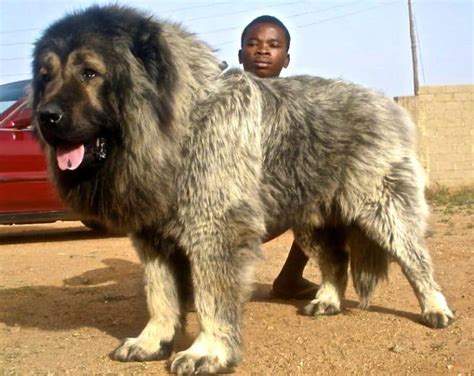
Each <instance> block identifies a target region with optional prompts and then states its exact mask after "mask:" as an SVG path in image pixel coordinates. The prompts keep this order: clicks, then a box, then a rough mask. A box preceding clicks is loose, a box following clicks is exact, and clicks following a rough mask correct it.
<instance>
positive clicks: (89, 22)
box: [33, 6, 176, 174]
mask: <svg viewBox="0 0 474 376" xmlns="http://www.w3.org/2000/svg"><path fill="white" fill-rule="evenodd" d="M161 34H162V33H161V30H160V26H159V24H158V23H156V22H153V21H152V20H151V19H150V18H149V17H146V16H144V15H142V14H140V13H138V12H136V11H133V10H131V9H128V8H122V7H115V6H110V7H92V8H89V9H87V10H85V11H82V12H79V13H75V14H72V15H69V16H67V17H65V18H63V19H61V20H60V21H58V22H56V23H55V24H53V25H52V26H50V27H49V28H48V29H47V30H46V31H45V33H44V35H43V36H42V37H41V39H40V40H39V41H38V42H37V43H36V47H35V51H34V61H33V109H34V116H35V124H36V125H37V128H38V133H39V135H40V138H41V140H42V141H43V142H44V144H45V146H46V147H47V148H48V149H49V151H50V155H52V156H51V157H50V162H51V163H52V164H54V163H53V161H52V160H55V161H56V166H54V167H57V168H58V173H64V174H73V173H75V172H76V171H82V170H84V169H89V170H90V169H97V168H98V167H100V166H102V165H103V164H104V162H106V161H107V159H108V158H109V157H110V154H111V153H113V150H114V148H116V147H121V146H123V143H124V142H125V141H124V137H125V136H126V135H124V133H126V132H128V130H125V129H124V127H123V125H124V124H130V123H133V122H134V121H135V120H136V119H132V118H133V117H137V116H140V114H143V107H144V106H143V103H146V104H147V105H148V106H149V107H150V109H149V111H151V112H153V114H152V115H149V116H150V117H153V119H155V122H156V125H157V126H158V127H161V128H162V130H163V131H165V130H166V127H168V126H169V125H170V124H171V122H172V118H173V99H172V98H173V85H174V82H175V76H176V75H175V73H174V68H173V65H172V64H171V61H172V57H171V54H170V51H169V49H168V48H167V45H166V43H165V41H164V39H163V37H162V35H161ZM132 120H133V121H132ZM145 121H146V120H144V122H145ZM148 122H149V121H148ZM134 132H137V133H138V132H139V130H138V129H137V130H134Z"/></svg>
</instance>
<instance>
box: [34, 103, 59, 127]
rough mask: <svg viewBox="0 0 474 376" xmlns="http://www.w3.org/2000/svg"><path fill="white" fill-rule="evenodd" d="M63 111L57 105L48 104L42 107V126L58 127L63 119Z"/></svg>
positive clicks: (40, 119)
mask: <svg viewBox="0 0 474 376" xmlns="http://www.w3.org/2000/svg"><path fill="white" fill-rule="evenodd" d="M63 114H64V112H63V110H62V109H61V107H60V106H59V105H58V104H56V103H48V104H45V105H44V106H41V108H40V110H39V112H38V117H39V121H40V123H41V125H42V126H45V127H51V126H53V127H54V126H57V125H58V124H59V123H60V122H61V119H62V118H63Z"/></svg>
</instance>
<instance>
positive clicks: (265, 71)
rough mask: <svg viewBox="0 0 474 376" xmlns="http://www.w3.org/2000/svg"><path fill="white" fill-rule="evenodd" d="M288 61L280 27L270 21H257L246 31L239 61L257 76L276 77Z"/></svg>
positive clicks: (283, 34) (285, 43)
mask: <svg viewBox="0 0 474 376" xmlns="http://www.w3.org/2000/svg"><path fill="white" fill-rule="evenodd" d="M289 62H290V55H289V54H288V52H287V41H286V38H285V33H284V32H283V30H282V29H280V28H279V27H278V26H276V25H274V24H272V23H257V24H255V25H253V26H252V27H251V28H250V29H249V30H248V31H247V33H246V35H245V37H244V41H243V46H242V49H241V50H240V51H239V63H240V64H243V66H244V70H246V71H247V72H252V73H254V74H255V75H256V76H258V77H262V78H268V77H278V76H279V75H280V72H281V70H282V69H283V68H286V67H287V66H288V64H289Z"/></svg>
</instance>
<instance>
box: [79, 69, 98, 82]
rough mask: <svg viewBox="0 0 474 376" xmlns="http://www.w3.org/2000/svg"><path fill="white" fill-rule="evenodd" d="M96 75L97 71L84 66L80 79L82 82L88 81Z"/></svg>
mask: <svg viewBox="0 0 474 376" xmlns="http://www.w3.org/2000/svg"><path fill="white" fill-rule="evenodd" d="M98 76H99V73H97V72H96V71H95V70H93V69H90V68H84V69H83V70H82V72H81V81H82V82H85V81H90V80H93V79H94V78H96V77H98Z"/></svg>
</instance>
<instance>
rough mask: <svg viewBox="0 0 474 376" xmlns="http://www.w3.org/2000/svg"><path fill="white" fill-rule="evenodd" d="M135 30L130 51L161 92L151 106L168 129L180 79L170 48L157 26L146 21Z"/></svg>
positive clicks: (157, 93) (150, 21) (158, 92)
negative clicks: (174, 95)
mask: <svg viewBox="0 0 474 376" xmlns="http://www.w3.org/2000/svg"><path fill="white" fill-rule="evenodd" d="M135 31H136V32H135V33H134V34H133V35H134V37H133V41H132V46H131V48H130V50H131V52H132V54H133V55H134V56H135V58H136V59H137V61H138V62H139V63H140V64H142V66H143V68H144V69H145V71H146V73H147V75H148V76H149V80H150V81H151V82H154V83H155V85H156V87H157V88H159V89H160V90H158V91H157V92H156V94H155V95H156V96H157V97H156V98H155V100H153V101H152V103H153V106H154V108H155V111H156V114H157V116H158V117H159V119H160V120H161V124H162V125H163V126H165V127H166V126H169V125H171V123H172V120H173V116H174V111H173V93H174V91H175V86H176V82H177V80H178V75H177V70H176V66H175V64H174V63H173V55H172V53H171V49H170V47H169V45H168V43H167V42H166V38H165V37H164V36H163V33H162V31H161V28H160V25H159V24H158V23H156V22H153V21H152V20H150V19H149V20H145V21H144V22H140V23H139V25H138V26H137V27H136V29H135Z"/></svg>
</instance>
